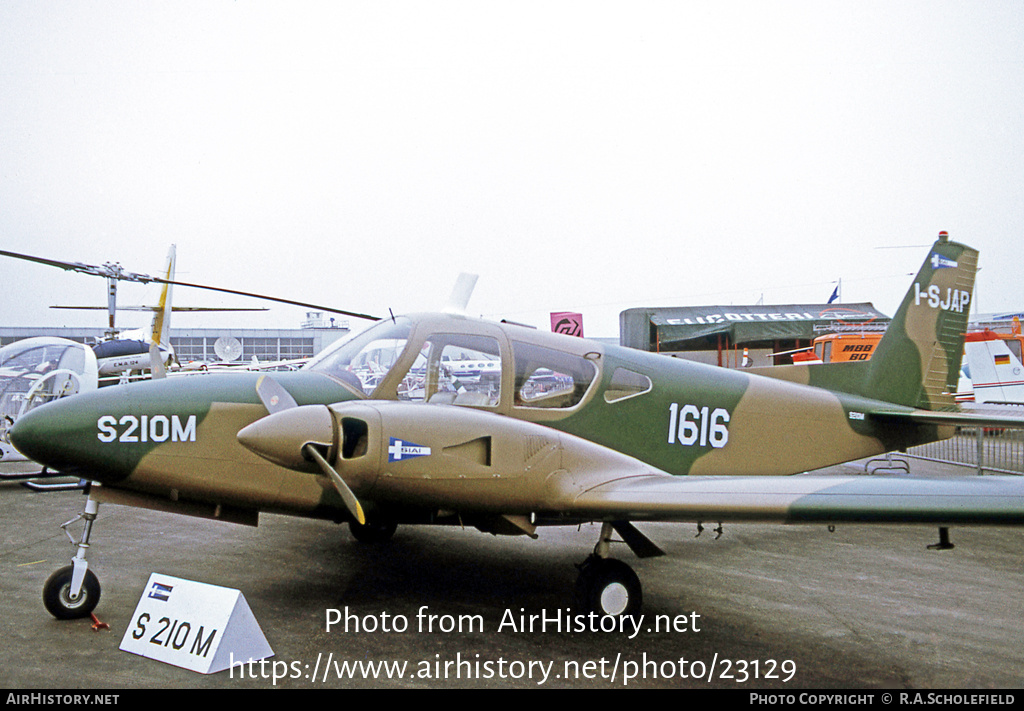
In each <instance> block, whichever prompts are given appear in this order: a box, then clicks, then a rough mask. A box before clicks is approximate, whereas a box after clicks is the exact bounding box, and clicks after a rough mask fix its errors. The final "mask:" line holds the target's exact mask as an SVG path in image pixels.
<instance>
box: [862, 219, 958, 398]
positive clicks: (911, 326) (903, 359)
mask: <svg viewBox="0 0 1024 711" xmlns="http://www.w3.org/2000/svg"><path fill="white" fill-rule="evenodd" d="M977 268H978V252H977V250H975V249H972V248H971V247H968V246H966V245H963V244H958V243H956V242H951V241H949V236H948V235H947V234H946V233H945V232H940V233H939V239H938V240H937V241H936V242H935V244H934V245H932V248H931V251H930V252H929V253H928V257H927V259H925V261H924V264H922V265H921V270H920V271H919V272H918V273H917V276H916V277H915V279H914V283H913V284H912V285H911V287H910V290H909V291H908V292H907V295H906V296H905V297H904V298H903V303H902V304H900V307H899V310H898V311H897V312H896V315H895V316H894V317H893V319H892V323H891V324H889V328H888V330H887V331H886V332H885V336H883V337H882V340H881V341H880V342H879V344H878V346H877V348H876V349H875V353H874V354H873V355H872V357H871V360H870V361H869V363H868V372H867V374H866V379H865V380H864V384H863V388H862V392H863V394H864V395H867V396H868V397H872V398H876V399H879V400H885V401H887V402H894V403H898V404H900V405H907V406H910V407H920V408H924V409H929V410H934V409H938V408H941V407H946V406H950V405H953V403H954V398H953V393H955V392H956V388H957V381H958V379H959V373H960V360H961V357H962V355H963V350H964V336H965V333H966V331H967V317H968V314H969V312H970V309H971V303H972V301H971V300H972V297H973V294H974V276H975V273H976V272H977Z"/></svg>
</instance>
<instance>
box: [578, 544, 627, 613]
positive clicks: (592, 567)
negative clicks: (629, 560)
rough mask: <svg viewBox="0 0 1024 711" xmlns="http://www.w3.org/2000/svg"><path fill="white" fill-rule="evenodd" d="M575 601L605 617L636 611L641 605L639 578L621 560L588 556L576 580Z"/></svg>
mask: <svg viewBox="0 0 1024 711" xmlns="http://www.w3.org/2000/svg"><path fill="white" fill-rule="evenodd" d="M576 604H577V606H579V607H581V608H583V609H584V610H587V611H588V612H596V613H597V614H599V615H602V616H607V617H622V616H625V615H636V614H639V612H640V608H641V607H642V606H643V590H642V588H641V586H640V578H638V577H637V575H636V573H634V572H633V569H632V568H630V567H629V566H628V565H626V564H625V563H623V562H622V561H621V560H616V559H614V558H599V557H597V556H590V557H589V558H587V560H586V561H584V562H583V565H581V566H580V575H579V577H578V578H577V579H576Z"/></svg>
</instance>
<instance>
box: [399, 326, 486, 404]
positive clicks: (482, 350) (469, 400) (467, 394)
mask: <svg viewBox="0 0 1024 711" xmlns="http://www.w3.org/2000/svg"><path fill="white" fill-rule="evenodd" d="M422 354H426V358H425V360H424V370H423V373H422V380H421V383H422V384H419V383H414V384H413V385H414V386H415V387H419V389H420V392H421V393H422V394H421V397H422V398H423V399H425V400H426V401H427V402H429V403H431V404H435V405H437V404H442V405H466V406H470V407H497V406H498V403H499V402H500V401H501V349H500V348H499V346H498V341H497V340H496V339H494V338H491V337H490V336H474V335H468V334H449V333H439V334H434V335H432V336H431V337H430V338H429V339H428V340H427V342H426V344H425V345H424V348H423V350H422V351H421V355H422ZM415 370H416V369H415V367H414V368H413V369H412V370H410V374H413V373H414V372H415Z"/></svg>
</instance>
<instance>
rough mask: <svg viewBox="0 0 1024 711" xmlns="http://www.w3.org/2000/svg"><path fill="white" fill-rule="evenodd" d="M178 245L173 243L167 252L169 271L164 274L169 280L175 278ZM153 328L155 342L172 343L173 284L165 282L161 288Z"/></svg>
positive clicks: (152, 334)
mask: <svg viewBox="0 0 1024 711" xmlns="http://www.w3.org/2000/svg"><path fill="white" fill-rule="evenodd" d="M176 255H177V247H176V246H175V245H173V244H172V245H171V248H170V250H168V252H167V272H166V274H164V275H163V277H164V278H165V279H167V280H168V281H173V280H174V263H175V259H176ZM153 311H154V313H153V328H152V333H151V334H150V337H151V339H152V341H153V343H156V344H158V345H162V346H169V345H170V342H171V340H170V336H171V285H170V284H164V285H163V288H162V289H161V290H160V302H159V303H158V304H157V305H156V307H154V309H153Z"/></svg>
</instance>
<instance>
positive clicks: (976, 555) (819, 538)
mask: <svg viewBox="0 0 1024 711" xmlns="http://www.w3.org/2000/svg"><path fill="white" fill-rule="evenodd" d="M852 469H853V468H852V467H846V468H842V467H839V468H833V469H831V470H829V471H832V472H836V473H839V472H843V471H848V470H852ZM860 471H863V468H862V466H861V467H860ZM948 471H949V470H948V469H946V468H942V467H939V465H932V464H925V463H921V462H914V463H913V473H914V475H923V474H934V473H940V474H945V473H948ZM83 503H84V497H83V496H82V495H81V494H80V493H79V492H49V493H38V492H32V491H29V490H27V489H25V488H23V487H21V486H20V485H17V484H13V483H0V573H2V575H3V578H2V583H0V639H2V640H3V643H2V644H0V680H2V684H0V686H3V687H5V688H8V689H58V688H59V689H142V688H271V687H274V686H277V687H283V688H303V689H308V688H330V687H352V686H356V687H360V686H363V687H406V688H408V687H490V688H512V687H526V688H530V687H533V688H536V687H538V686H540V687H576V688H620V687H622V686H628V687H630V688H633V687H637V688H640V687H673V688H687V687H695V688H730V689H743V690H749V689H754V688H774V689H790V690H792V689H829V688H832V689H835V688H917V689H930V688H944V689H945V688H964V689H966V688H972V689H973V688H1020V687H1021V686H1022V685H1024V644H1022V642H1024V632H1022V622H1021V619H1022V612H1024V607H1022V604H1021V590H1022V589H1024V567H1022V566H1021V553H1020V552H1021V546H1022V543H1024V530H1018V529H1002V528H974V529H953V530H952V532H951V537H952V541H953V543H954V544H955V545H956V547H955V549H953V550H947V551H931V550H927V548H926V546H927V545H928V544H930V543H933V542H935V541H936V540H937V538H938V533H937V530H936V529H934V528H931V527H897V526H840V527H838V528H837V529H836V530H835V531H834V532H829V530H828V529H827V528H826V527H825V526H768V525H727V526H726V527H725V529H724V532H723V534H722V536H721V538H719V539H718V540H715V534H714V531H713V530H712V529H711V527H706V528H705V530H704V532H703V533H702V534H701V535H700V537H695V536H696V527H695V526H693V525H675V524H640V525H639V528H641V530H643V531H644V532H645V533H647V534H648V535H649V536H650V537H651V538H652V539H653V540H654V541H655V542H657V543H658V544H659V545H660V546H661V547H662V548H663V549H664V550H665V551H666V552H667V553H668V555H667V556H665V557H661V558H654V559H647V560H638V559H636V558H635V557H634V556H633V555H632V554H631V553H630V552H629V551H628V550H627V549H626V548H625V547H624V546H623V547H622V550H621V552H619V553H618V554H617V557H619V558H621V559H622V560H624V561H626V562H628V563H629V564H630V565H631V566H632V567H633V568H634V569H635V570H636V572H637V574H638V575H639V576H640V579H641V581H642V582H643V585H644V610H643V612H644V613H645V615H646V617H645V618H644V624H643V625H642V628H641V631H640V632H639V633H638V634H636V635H635V636H634V637H633V638H632V639H630V634H623V633H619V632H601V631H594V632H591V631H583V632H575V631H565V630H563V631H558V630H555V629H550V628H549V629H548V630H537V629H535V630H534V631H532V632H531V631H525V632H524V631H520V630H518V629H512V628H511V627H510V626H509V625H505V626H504V627H503V628H502V627H501V624H502V622H503V620H504V621H505V622H508V621H509V620H510V618H514V619H516V620H517V621H518V620H519V618H520V615H524V614H525V615H531V614H534V615H539V614H541V613H545V614H547V615H548V616H552V615H555V614H557V613H558V612H559V611H562V612H564V611H565V608H566V607H569V606H570V605H571V601H572V588H573V584H574V581H575V577H576V570H575V568H574V563H578V562H580V561H581V560H582V559H583V558H584V557H585V556H586V555H587V554H588V553H589V552H590V550H591V548H592V547H593V545H594V543H595V542H596V540H597V535H598V531H599V529H598V527H597V526H584V527H582V528H581V529H577V528H575V527H572V528H565V529H542V530H541V531H540V538H539V540H530V539H528V538H525V537H519V538H498V537H493V536H491V535H487V534H483V533H480V532H478V531H475V530H461V529H452V528H403V529H399V531H398V533H397V534H396V536H395V538H394V539H393V540H392V541H391V542H389V543H387V544H381V545H364V544H360V543H356V542H355V541H354V540H353V539H352V538H351V536H350V534H349V533H348V530H347V528H345V527H339V526H336V525H334V524H331V523H328V522H322V521H310V520H303V519H296V518H285V517H281V516H263V517H261V524H260V526H259V527H257V528H250V527H245V526H238V525H233V524H227V523H217V522H208V521H204V520H200V519H193V518H187V517H181V516H174V515H168V514H159V513H154V512H150V511H144V510H140V509H133V508H126V507H121V506H115V505H103V506H101V508H100V517H99V520H98V522H97V525H96V528H95V529H94V534H93V538H92V548H91V550H90V551H89V556H88V557H89V562H90V568H91V569H92V570H94V571H95V572H96V574H97V575H98V576H99V579H100V582H101V584H102V586H103V587H102V598H101V600H100V603H99V606H98V607H97V609H96V614H97V615H98V617H99V618H100V619H101V620H102V621H104V622H106V623H108V624H109V625H110V629H109V630H100V631H94V630H93V629H92V627H91V624H90V622H89V621H88V620H76V621H71V622H60V621H57V620H55V619H53V618H52V617H51V616H50V615H49V614H48V613H47V612H46V610H45V609H44V608H43V605H42V601H41V589H42V586H43V583H44V582H45V580H46V579H47V577H48V576H49V575H50V574H51V572H52V571H53V570H55V569H56V568H58V567H61V566H64V565H66V564H67V563H68V561H69V560H70V557H71V556H72V555H73V552H74V551H73V548H72V546H71V545H70V543H69V541H68V539H67V537H66V536H65V535H64V533H63V532H62V531H61V530H60V529H59V525H60V524H61V523H63V522H64V521H67V520H68V519H70V518H73V517H74V516H75V515H76V514H77V513H78V512H79V511H80V510H81V507H82V505H83ZM74 530H75V532H76V535H77V534H78V532H79V531H80V526H75V527H74ZM154 571H156V572H160V573H165V574H168V575H173V576H177V577H181V578H187V579H191V580H197V581H202V582H205V583H211V584H215V585H220V586H225V587H229V588H236V589H238V590H240V591H241V592H242V593H243V594H244V596H245V599H246V600H247V602H248V604H249V606H250V608H251V609H252V611H253V613H254V615H255V617H256V620H257V621H258V623H259V624H260V626H261V628H262V630H263V632H264V634H265V635H266V638H267V640H268V641H269V643H270V645H271V646H272V647H273V650H274V653H275V656H274V657H273V658H271V659H270V660H268V662H267V664H265V665H264V666H263V667H262V668H260V667H259V666H256V667H254V668H253V669H252V672H253V673H252V674H251V675H250V674H246V676H245V678H240V676H241V675H240V674H239V673H238V672H237V671H235V672H233V673H231V672H228V671H224V672H220V673H217V674H213V675H202V674H198V673H195V672H192V671H188V670H185V669H181V668H179V667H175V666H171V665H168V664H164V663H161V662H157V661H154V660H152V659H147V658H145V657H141V656H137V655H134V654H130V653H127V652H123V651H120V650H119V649H118V647H119V645H120V644H121V638H122V635H124V633H125V630H126V628H127V627H128V626H129V623H130V622H131V618H132V614H133V612H134V610H135V607H136V604H137V603H138V602H139V599H140V597H141V595H142V592H143V588H144V587H145V584H146V581H147V579H148V577H149V575H150V573H151V572H154ZM423 606H427V612H428V613H430V614H434V615H437V616H439V617H438V618H437V620H438V622H441V621H442V617H441V616H448V617H446V618H443V619H444V620H447V621H448V622H452V621H454V620H457V619H460V616H461V619H462V620H465V621H467V626H468V627H472V629H464V630H463V631H461V632H459V631H451V632H446V631H436V630H435V631H433V632H427V631H419V630H418V629H417V613H418V612H419V611H420V610H421V609H422V608H423ZM346 608H347V610H348V612H349V613H351V614H353V615H356V616H357V617H359V618H360V619H361V620H362V621H363V622H364V623H377V624H382V623H383V620H384V619H385V617H386V618H387V619H389V620H391V621H392V623H394V622H398V621H400V620H403V619H404V620H406V621H407V622H408V623H409V629H408V630H407V631H405V632H397V631H391V632H382V631H379V630H378V631H374V632H365V631H361V632H351V631H350V632H347V633H346V632H345V631H343V630H342V629H341V628H340V627H339V626H335V627H334V628H332V629H331V630H330V631H328V630H327V629H326V625H325V620H326V615H327V610H329V609H337V610H341V611H345V610H346ZM656 615H662V616H666V617H665V618H663V619H673V620H676V621H677V622H678V623H679V627H680V630H679V631H654V629H653V622H654V616H656ZM469 621H473V623H472V624H471V623H470V622H469ZM684 621H685V631H682V630H683V624H682V623H683V622H684ZM481 628H482V629H481ZM328 659H330V660H331V664H330V665H328V664H327V660H328ZM318 660H319V663H318ZM602 660H603V661H602ZM343 661H348V662H363V663H367V662H406V665H405V667H404V670H403V671H404V674H403V677H402V678H401V679H398V678H386V674H385V676H382V677H379V678H366V677H367V676H372V674H371V673H370V672H368V671H367V668H366V667H364V668H362V669H357V670H356V672H355V675H354V678H339V672H342V671H343V670H342V668H341V667H340V666H337V664H340V662H343ZM460 661H461V662H463V664H462V665H461V666H460V665H459V664H457V662H460ZM588 662H589V664H587V663H588ZM275 663H276V665H275ZM712 667H713V669H714V671H713V672H712V671H711V669H712ZM325 668H326V669H327V671H326V672H325V671H324V670H325ZM314 670H316V671H317V673H316V678H315V679H313V678H311V677H312V676H313V671H314ZM275 671H276V672H277V673H278V675H279V676H282V675H283V676H284V678H280V679H278V680H276V683H275V680H274V679H272V675H273V674H274V672H275ZM613 673H614V675H615V676H614V678H612V674H613ZM628 674H632V675H637V676H634V678H632V679H628V680H627V678H626V675H628ZM684 675H685V676H684ZM392 676H394V668H392ZM709 676H713V678H711V679H710V680H709V679H708V677H709ZM438 677H441V678H438ZM445 677H446V678H445ZM643 677H646V678H643ZM627 682H628V683H627Z"/></svg>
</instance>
